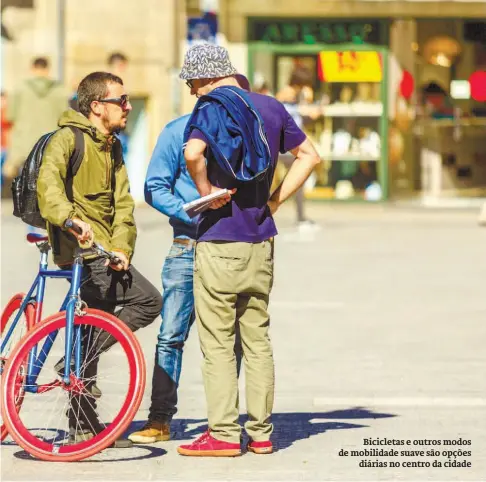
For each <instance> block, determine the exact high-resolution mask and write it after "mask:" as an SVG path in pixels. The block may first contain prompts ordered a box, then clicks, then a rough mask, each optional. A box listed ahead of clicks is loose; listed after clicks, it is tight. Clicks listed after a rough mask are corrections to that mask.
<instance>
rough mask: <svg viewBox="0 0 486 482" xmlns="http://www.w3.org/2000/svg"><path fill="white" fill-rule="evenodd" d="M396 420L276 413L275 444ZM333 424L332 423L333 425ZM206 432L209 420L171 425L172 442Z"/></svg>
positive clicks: (359, 413) (340, 413)
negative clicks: (384, 420) (354, 421)
mask: <svg viewBox="0 0 486 482" xmlns="http://www.w3.org/2000/svg"><path fill="white" fill-rule="evenodd" d="M388 417H396V415H395V414H389V413H377V412H373V411H371V410H368V409H366V408H362V407H355V408H350V409H346V410H335V411H332V412H295V413H292V412H289V413H274V414H273V415H272V422H273V424H274V432H273V435H272V441H273V443H274V446H275V448H276V449H278V450H283V449H286V448H288V447H290V446H291V445H292V444H293V443H294V442H297V441H299V440H303V439H307V438H309V437H312V436H313V435H318V434H321V433H324V432H328V431H330V430H344V429H356V428H363V427H368V425H363V424H362V423H360V424H358V423H350V422H349V420H374V419H377V418H388ZM247 419H248V417H247V416H246V415H242V416H240V420H239V422H240V424H241V425H244V423H245V422H246V420H247ZM330 420H332V421H330ZM144 423H145V421H136V422H132V424H131V426H130V427H129V430H128V431H127V432H126V433H125V435H128V434H129V433H130V432H133V431H136V430H140V429H141V428H142V427H143V425H144ZM206 430H207V419H205V418H199V419H175V420H173V421H172V425H171V432H172V433H171V440H181V441H182V440H189V439H192V438H195V437H197V436H198V435H201V434H202V433H204V432H205V431H206Z"/></svg>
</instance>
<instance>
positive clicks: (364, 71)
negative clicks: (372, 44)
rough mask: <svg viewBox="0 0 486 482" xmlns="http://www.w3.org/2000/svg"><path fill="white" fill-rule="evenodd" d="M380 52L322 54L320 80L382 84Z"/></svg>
mask: <svg viewBox="0 0 486 482" xmlns="http://www.w3.org/2000/svg"><path fill="white" fill-rule="evenodd" d="M382 77H383V67H382V59H381V55H380V54H379V53H378V52H354V51H345V52H320V54H319V78H320V79H321V80H322V81H324V82H381V80H382Z"/></svg>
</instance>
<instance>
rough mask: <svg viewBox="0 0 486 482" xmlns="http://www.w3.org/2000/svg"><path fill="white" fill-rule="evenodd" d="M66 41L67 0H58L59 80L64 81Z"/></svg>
mask: <svg viewBox="0 0 486 482" xmlns="http://www.w3.org/2000/svg"><path fill="white" fill-rule="evenodd" d="M65 42H66V3H65V0H57V57H58V73H57V77H58V80H59V82H61V83H62V82H64V61H65Z"/></svg>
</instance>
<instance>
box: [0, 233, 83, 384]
mask: <svg viewBox="0 0 486 482" xmlns="http://www.w3.org/2000/svg"><path fill="white" fill-rule="evenodd" d="M38 247H39V249H40V251H41V259H40V263H39V272H38V274H37V277H36V279H35V281H34V283H33V284H32V286H31V288H30V290H29V292H28V293H27V295H26V296H25V298H24V300H23V301H22V305H21V306H20V308H19V311H18V313H17V315H16V316H15V319H14V321H13V323H12V325H11V326H10V328H9V330H8V332H7V334H6V335H5V337H4V339H3V340H2V346H1V353H3V351H4V350H5V348H6V345H7V343H8V340H9V338H10V336H11V335H12V333H13V330H14V329H15V326H16V325H17V323H18V322H19V320H20V317H21V316H22V314H23V313H24V310H25V308H26V307H27V304H28V303H32V302H33V301H34V300H35V303H36V309H35V320H34V326H35V325H37V323H39V322H40V321H41V317H42V304H43V302H44V293H45V287H46V279H47V278H64V279H70V280H71V288H70V289H69V292H68V293H67V295H66V297H65V298H64V301H63V303H62V305H61V308H60V310H59V311H64V310H66V341H65V351H64V360H71V353H72V348H73V336H75V338H74V340H75V346H74V363H75V365H74V367H75V374H76V377H79V375H80V367H81V326H76V327H75V326H74V315H75V309H76V305H77V303H78V300H79V288H80V284H81V274H82V270H83V257H82V255H81V252H82V251H81V250H79V249H78V250H77V251H76V253H75V258H74V263H73V266H72V269H71V270H63V269H56V270H50V269H48V267H47V265H48V263H47V260H48V253H49V249H50V247H49V245H48V243H42V244H41V245H39V246H38ZM56 337H57V331H56V332H53V333H51V334H50V335H49V336H48V337H47V339H46V340H45V342H44V344H43V346H42V349H41V350H40V353H39V355H37V346H34V347H33V348H32V350H31V351H30V353H29V361H28V368H27V374H26V380H25V387H24V389H25V391H27V392H32V393H35V392H37V389H38V386H37V384H36V382H37V377H38V376H39V373H40V371H41V369H42V366H43V364H44V362H45V360H46V358H47V356H48V354H49V351H50V349H51V347H52V345H53V344H54V341H55V339H56ZM70 373H71V363H70V362H65V363H64V377H63V382H64V383H65V384H69V383H70V378H69V375H70Z"/></svg>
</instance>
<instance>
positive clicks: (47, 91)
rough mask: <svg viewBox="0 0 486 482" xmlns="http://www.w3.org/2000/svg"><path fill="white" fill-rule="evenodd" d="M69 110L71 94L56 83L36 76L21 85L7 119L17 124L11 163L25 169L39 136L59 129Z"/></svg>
mask: <svg viewBox="0 0 486 482" xmlns="http://www.w3.org/2000/svg"><path fill="white" fill-rule="evenodd" d="M68 107H69V105H68V95H67V92H66V91H65V89H64V87H63V86H62V85H60V84H59V83H57V82H56V81H54V80H51V79H48V78H45V77H32V78H30V79H28V80H26V81H25V82H22V83H20V84H19V86H18V88H17V89H16V90H15V92H14V94H13V96H12V98H11V99H9V102H8V107H7V118H8V120H9V121H10V122H13V127H12V131H11V137H10V142H11V143H10V147H9V150H8V159H9V162H11V163H12V164H14V165H15V166H17V167H21V166H22V164H23V163H24V161H25V159H26V158H27V156H28V155H29V152H30V151H31V149H32V148H33V147H34V144H35V143H36V142H37V140H38V139H39V137H40V136H42V135H43V134H45V133H46V132H50V131H53V130H54V129H55V128H56V126H57V121H58V119H59V116H60V115H61V114H62V113H63V112H64V111H65V110H66V109H67V108H68Z"/></svg>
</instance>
